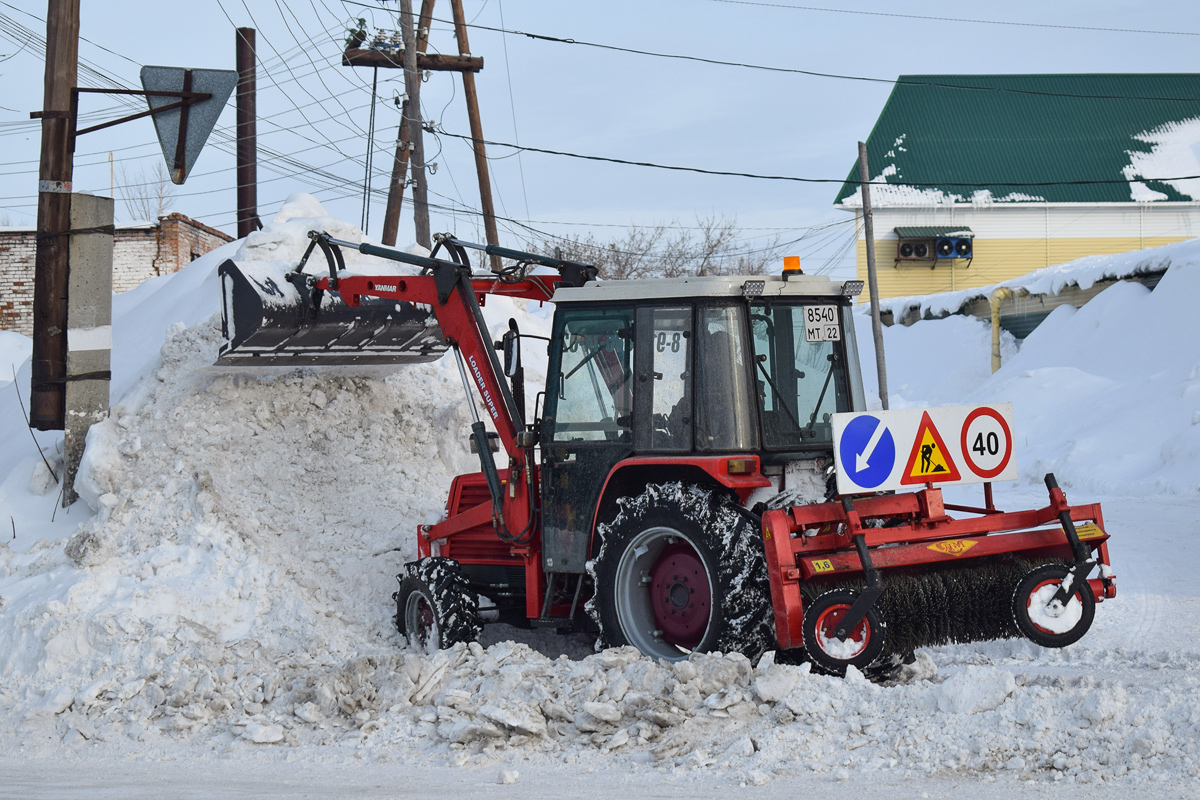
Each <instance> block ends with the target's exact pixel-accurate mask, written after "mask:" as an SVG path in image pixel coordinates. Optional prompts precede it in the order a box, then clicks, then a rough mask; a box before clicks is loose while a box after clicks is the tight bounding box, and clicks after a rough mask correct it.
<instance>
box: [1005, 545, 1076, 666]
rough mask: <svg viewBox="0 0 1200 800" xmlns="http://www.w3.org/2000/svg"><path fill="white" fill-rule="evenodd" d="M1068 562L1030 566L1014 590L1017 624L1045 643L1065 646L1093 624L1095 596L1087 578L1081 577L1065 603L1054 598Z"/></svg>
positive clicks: (1067, 570) (1014, 611) (1064, 576)
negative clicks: (1031, 568) (1082, 578)
mask: <svg viewBox="0 0 1200 800" xmlns="http://www.w3.org/2000/svg"><path fill="white" fill-rule="evenodd" d="M1069 571H1070V570H1069V568H1068V567H1067V566H1066V565H1065V564H1045V565H1043V566H1040V567H1038V568H1037V569H1034V570H1031V571H1030V572H1029V574H1027V575H1026V576H1025V577H1024V578H1022V579H1021V582H1020V583H1018V584H1017V589H1016V591H1015V592H1013V601H1012V602H1013V619H1014V621H1015V622H1016V623H1017V628H1018V629H1019V630H1020V631H1021V633H1023V634H1024V635H1025V636H1026V637H1028V638H1029V639H1030V640H1031V641H1032V642H1034V643H1035V644H1040V645H1041V646H1042V647H1066V646H1067V645H1069V644H1074V643H1075V642H1077V641H1079V639H1080V638H1082V636H1083V635H1084V634H1085V633H1087V632H1088V629H1089V628H1091V627H1092V620H1093V619H1094V618H1095V616H1096V598H1095V596H1094V595H1093V594H1092V588H1091V586H1089V585H1088V583H1087V581H1086V580H1078V581H1077V585H1076V586H1074V587H1073V589H1074V591H1073V592H1072V593H1071V596H1070V597H1069V598H1068V599H1067V602H1066V603H1060V602H1058V601H1057V600H1055V599H1054V595H1055V594H1056V593H1057V592H1058V588H1059V587H1060V586H1061V585H1062V583H1063V580H1064V579H1065V578H1066V577H1067V575H1068V573H1069Z"/></svg>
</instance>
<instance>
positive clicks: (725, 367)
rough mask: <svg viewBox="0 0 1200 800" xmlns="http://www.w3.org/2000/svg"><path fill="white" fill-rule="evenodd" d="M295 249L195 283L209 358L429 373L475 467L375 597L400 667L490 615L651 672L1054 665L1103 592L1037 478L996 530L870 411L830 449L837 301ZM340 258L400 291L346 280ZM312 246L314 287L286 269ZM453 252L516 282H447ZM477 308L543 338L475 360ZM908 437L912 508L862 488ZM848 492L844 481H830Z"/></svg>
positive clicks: (1101, 541)
mask: <svg viewBox="0 0 1200 800" xmlns="http://www.w3.org/2000/svg"><path fill="white" fill-rule="evenodd" d="M311 238H312V240H313V244H312V246H310V247H309V250H308V252H307V253H306V254H305V258H304V259H302V260H301V262H300V263H299V264H298V265H297V266H296V267H295V268H294V269H292V270H290V271H288V272H286V274H285V273H280V274H278V275H274V276H272V275H266V274H262V273H261V272H260V271H255V270H252V269H251V268H250V265H238V264H234V263H232V262H227V263H226V264H224V265H223V266H222V267H221V276H222V284H223V289H224V294H225V297H224V324H225V334H226V338H227V342H226V344H225V345H224V346H223V347H222V349H221V353H220V358H219V361H220V363H224V364H231V365H238V364H241V365H264V364H265V365H280V364H282V365H307V364H378V363H385V364H398V363H405V362H411V361H421V360H429V359H432V358H437V357H438V356H439V355H440V354H442V353H443V352H447V351H452V352H453V354H454V355H453V357H454V358H455V360H456V362H457V364H458V367H459V373H460V375H461V377H462V381H463V386H464V390H465V392H466V395H467V403H468V407H469V408H470V410H471V414H472V417H473V419H474V423H473V425H472V427H471V443H472V449H473V450H474V451H475V452H476V453H478V456H479V463H480V470H479V472H477V473H473V474H467V475H460V476H458V477H456V478H454V479H453V480H452V481H451V484H450V491H449V497H448V500H447V502H446V515H445V518H444V519H443V520H442V521H440V522H438V523H436V524H432V525H422V526H420V527H419V528H418V530H417V541H416V550H417V556H418V557H417V559H416V560H414V561H412V562H411V563H409V564H407V565H405V567H404V570H403V571H402V572H401V573H400V575H398V576H397V577H398V581H399V587H398V591H397V592H396V594H395V595H394V599H395V602H396V617H395V620H396V625H397V627H398V629H399V631H400V632H401V633H402V634H405V635H406V636H407V637H408V638H409V640H410V641H412V642H415V643H418V644H420V645H421V646H425V647H446V646H450V645H452V644H454V643H456V642H464V641H470V640H472V639H474V638H475V637H476V636H478V634H479V631H480V629H481V627H482V625H484V624H487V623H492V622H505V623H508V624H512V625H518V626H523V627H551V628H556V629H559V630H563V631H572V630H575V631H579V630H586V631H593V632H596V633H597V634H598V635H599V638H600V639H601V641H602V642H603V643H605V644H607V645H610V646H619V645H632V646H634V647H636V648H637V649H639V650H641V651H642V652H643V653H646V654H648V655H650V656H653V657H656V658H664V659H671V660H674V659H680V658H686V657H687V656H688V654H689V653H692V652H708V651H717V650H719V651H724V652H730V651H738V652H742V653H745V654H746V655H747V656H749V657H751V658H757V657H758V656H759V655H760V654H762V653H763V652H764V651H766V650H769V649H774V650H777V651H779V655H780V658H781V659H784V660H786V659H788V658H791V659H796V658H804V659H808V660H810V661H812V662H813V664H814V665H815V667H816V668H818V669H820V670H823V671H827V672H832V673H843V672H844V671H845V670H846V669H847V668H848V667H849V666H855V667H861V668H865V669H883V668H886V667H888V666H889V665H892V664H895V663H896V662H897V661H898V660H900V659H902V658H904V657H905V656H907V655H908V654H910V653H911V651H912V650H913V649H914V648H917V647H921V646H926V645H937V644H947V643H954V642H970V641H979V640H985V639H993V638H998V637H1007V636H1018V635H1025V636H1028V637H1029V638H1031V639H1032V640H1034V641H1036V642H1038V643H1039V644H1043V645H1046V646H1052V647H1055V646H1062V645H1065V644H1069V643H1070V642H1073V641H1075V640H1076V639H1078V638H1079V637H1080V636H1082V635H1083V633H1084V632H1085V631H1086V630H1087V628H1088V626H1089V625H1090V623H1091V620H1092V616H1093V614H1094V606H1095V603H1096V601H1098V600H1100V599H1103V598H1105V597H1112V596H1114V594H1115V589H1114V584H1113V579H1112V573H1111V570H1110V568H1109V567H1108V551H1107V538H1108V537H1107V534H1106V533H1105V531H1104V529H1103V520H1102V519H1101V513H1100V507H1099V506H1098V505H1083V506H1069V505H1067V503H1066V498H1065V497H1064V496H1063V493H1062V491H1061V490H1060V489H1059V488H1058V487H1057V485H1056V484H1054V482H1053V478H1052V476H1048V478H1047V484H1048V486H1049V490H1050V502H1049V505H1047V506H1046V507H1045V508H1041V509H1036V510H1030V511H1017V512H1008V513H1003V512H1000V511H999V510H997V509H996V508H995V507H994V505H993V503H992V501H991V497H992V496H991V491H990V483H985V497H986V501H985V504H984V506H983V507H980V508H968V507H962V506H953V505H948V504H946V503H945V502H944V501H943V499H942V494H941V489H940V488H939V485H940V484H946V483H953V482H956V481H957V482H962V481H961V480H959V475H958V470H957V469H951V468H950V467H952V464H951V463H950V454H943V453H942V452H941V451H940V450H939V449H938V448H939V447H942V446H944V441H943V440H942V439H941V438H937V437H934V438H935V439H936V441H934V439H929V440H928V441H926V440H925V439H924V438H922V437H923V436H924V434H923V433H920V432H918V433H916V434H915V438H914V437H913V436H910V437H909V438H908V439H907V440H905V442H902V443H901V444H900V445H897V443H896V442H897V441H898V440H899V439H900V438H903V437H902V436H901V434H900V432H899V431H900V428H898V427H894V426H893V428H888V431H889V432H888V434H887V436H886V437H885V436H883V434H882V431H884V429H885V427H886V426H885V422H886V420H883V418H882V417H879V416H878V415H876V416H875V417H872V418H871V420H868V421H867V422H866V423H857V424H858V425H859V430H861V435H859V438H857V439H854V438H853V437H851V439H845V438H844V437H843V438H839V437H840V436H841V434H840V433H838V430H840V429H839V428H838V426H839V425H840V424H841V423H840V422H838V420H842V419H845V418H853V417H856V416H858V417H862V416H864V415H865V416H870V415H866V401H865V397H864V393H863V388H862V380H861V376H860V369H859V364H858V360H857V347H856V345H855V341H854V327H853V315H852V313H850V307H851V304H852V303H853V302H854V297H855V296H856V295H857V294H858V293H859V292H860V291H861V289H862V284H861V282H856V281H847V282H836V281H831V280H829V279H827V278H824V277H816V276H808V275H804V274H802V273H800V272H799V271H788V272H787V273H785V275H781V276H749V277H747V276H720V277H715V276H714V277H690V278H678V279H656V280H630V281H610V282H600V281H596V280H594V278H595V274H596V271H595V269H594V268H592V267H590V266H588V265H586V264H580V263H577V262H572V261H567V260H563V259H558V258H549V257H546V256H540V255H537V254H531V253H522V252H519V251H513V250H507V249H505V248H499V247H495V246H490V245H489V246H482V245H473V244H470V243H467V242H462V241H460V240H457V239H455V238H454V237H452V236H449V235H439V236H438V237H437V247H435V250H434V252H433V253H432V254H431V256H429V257H423V256H415V255H412V254H409V253H403V252H399V251H396V250H392V249H390V248H384V247H377V246H374V245H368V244H353V243H350V242H343V241H339V240H337V239H334V238H332V237H330V236H329V235H328V234H324V233H319V232H313V233H312V234H311ZM345 247H351V248H355V249H357V250H358V251H359V252H361V253H365V254H368V255H373V256H378V257H380V258H383V259H387V260H391V261H399V262H402V263H405V264H408V265H411V266H416V267H420V268H421V270H420V272H421V274H419V275H407V276H397V275H375V276H364V275H351V274H348V273H347V272H346V271H345V270H344V269H343V267H344V264H343V263H342V260H341V252H340V251H341V248H345ZM314 248H319V249H320V250H321V252H322V254H323V255H324V256H325V259H326V263H327V265H328V268H329V271H328V274H327V275H312V274H308V273H306V272H305V271H304V267H305V264H306V262H307V261H308V256H309V255H310V254H312V253H313V252H315V249H314ZM472 248H473V249H478V250H483V251H485V252H486V253H488V254H489V255H494V256H500V257H501V258H504V259H509V260H511V261H513V262H515V263H514V264H513V265H512V266H509V267H506V268H505V269H504V270H502V271H500V272H497V273H492V272H483V273H473V272H472V270H471V266H470V262H469V259H468V257H467V250H468V249H472ZM443 250H444V251H445V253H446V254H448V256H449V258H448V259H446V258H438V257H437V256H438V254H439V253H440V252H442V251H443ZM535 266H537V267H544V268H549V269H541V270H539V271H538V272H539V273H541V274H535V273H534V270H533V267H535ZM489 295H502V296H509V297H518V298H525V299H527V300H537V301H547V300H553V302H554V303H555V313H554V320H553V325H552V328H551V331H550V335H549V337H544V336H536V337H531V336H529V335H528V334H523V333H521V331H520V329H519V327H518V325H517V323H516V322H515V321H513V320H510V321H509V324H508V326H507V330H504V332H503V336H502V337H501V339H500V341H497V342H493V340H492V337H491V335H490V332H489V329H488V326H487V323H486V322H485V320H484V318H483V315H482V312H481V309H480V305H481V304H482V303H483V302H484V301H485V300H486V298H487V297H488V296H489ZM531 338H532V339H535V340H536V345H535V346H537V347H539V348H541V347H546V351H547V355H548V362H547V369H546V372H547V382H546V385H545V387H544V392H538V393H537V395H536V399H535V402H534V403H533V411H532V413H530V409H529V408H528V406H527V404H526V402H525V393H524V390H525V379H524V370H523V368H522V366H521V353H522V346H523V345H525V344H527V340H529V339H531ZM547 338H548V342H547ZM498 353H502V354H503V362H501V359H500V357H499V356H498V355H497V354H498ZM480 403H481V404H482V408H483V413H482V414H480V412H479V407H480ZM890 413H897V412H890ZM918 413H919V412H918ZM931 413H935V416H936V413H937V410H931ZM987 413H992V414H993V416H992V417H989V418H988V419H991V420H993V422H994V421H995V420H996V419H999V417H997V416H995V413H994V409H993V410H992V412H987ZM987 413H985V412H982V411H981V412H979V414H982V415H983V416H984V417H986V416H987ZM976 417H978V415H976ZM976 417H970V418H969V419H968V421H967V422H966V423H963V425H964V426H963V428H962V437H961V440H962V442H963V447H967V445H968V433H972V434H973V433H974V430H975V429H974V428H970V429H969V430H968V428H969V426H970V425H975V424H977V423H976V422H972V421H971V420H975V419H976ZM979 418H980V419H982V417H979ZM988 419H983V422H982V423H978V424H983V425H984V428H981V429H980V438H979V442H980V443H981V444H980V445H979V446H980V447H981V448H982V450H981V451H980V452H979V453H978V454H976V455H975V456H972V454H971V453H967V454H966V459H967V460H970V459H971V458H975V461H973V462H972V463H975V462H978V464H979V465H982V466H980V467H979V470H978V475H983V476H985V477H986V479H987V480H991V478H992V477H996V476H1000V477H1001V478H1002V479H1003V478H1006V477H1012V476H1015V472H1014V473H1013V475H1011V476H1010V475H1009V473H1008V472H1006V470H1007V469H1009V468H1008V467H1006V466H1005V465H1004V464H1000V465H999V466H998V467H997V466H994V465H991V462H988V461H987V459H988V458H993V457H994V456H995V454H994V453H993V448H992V444H993V440H992V437H993V434H995V433H996V431H993V430H990V429H986V430H985V428H986V425H988V424H993V423H989V422H988ZM881 420H883V421H881ZM995 424H998V425H999V424H1004V425H1007V424H1008V423H1004V422H1000V423H995ZM864 425H866V427H864ZM872 426H873V427H872ZM489 429H490V430H489ZM997 430H999V429H997ZM872 431H873V433H872ZM892 431H894V432H895V433H894V435H893V432H892ZM1004 431H1006V432H1009V433H1010V431H1009V430H1008V428H1004ZM868 434H869V435H868ZM948 439H951V440H954V441H957V438H956V437H948ZM847 441H848V442H849V444H846V442H847ZM907 441H913V442H914V444H913V449H912V452H913V457H912V459H910V462H912V461H914V460H915V464H914V463H910V464H909V465H908V467H907V468H903V469H907V472H905V473H904V476H905V477H904V478H903V480H904V481H909V480H910V479H911V480H915V482H916V484H917V485H918V487H923V488H918V490H917V491H910V492H901V493H897V494H890V493H881V492H882V489H881V488H878V487H880V486H882V484H880V483H879V481H882V480H883V478H882V477H880V476H876V475H875V473H876V472H880V470H881V469H882V467H881V466H880V465H881V464H883V463H884V461H886V462H887V467H888V469H893V470H902V467H901V466H900V465H901V463H902V462H901V461H897V460H896V458H895V456H896V449H897V447H903V446H904V445H905V444H906V443H907ZM972 441H973V440H972ZM996 441H997V442H999V438H998V437H997V439H996ZM1009 442H1011V436H1010V438H1009ZM952 443H953V442H952ZM839 445H840V446H841V449H838V448H839ZM889 448H890V450H889ZM499 449H502V450H503V454H504V461H503V462H502V466H500V465H497V463H496V460H495V458H494V457H493V455H492V453H493V450H499ZM996 452H999V451H998V450H997V451H996ZM839 454H840V455H839ZM918 455H919V456H920V458H919V460H917V458H918ZM843 457H845V458H848V459H849V464H851V465H854V466H857V471H856V470H855V469H854V468H853V467H851V466H847V464H846V463H843V461H842V458H843ZM996 457H998V456H996ZM954 459H955V460H956V462H961V461H962V460H963V454H962V453H961V451H960V452H959V453H958V454H956V455H954ZM1005 460H1007V456H1005ZM835 463H836V464H837V468H836V471H835V466H834V464H835ZM1012 469H1013V470H1015V467H1013V468H1012ZM847 475H854V476H856V477H857V479H858V480H859V481H861V482H862V483H861V484H860V485H859V488H851V489H849V490H846V489H845V488H844V487H842V480H843V478H845V477H846V476H847ZM880 475H882V472H880ZM914 476H915V477H914ZM877 477H878V480H875V479H876V478H877ZM835 478H836V480H837V484H836V485H835ZM873 480H875V483H871V481H873ZM868 484H869V485H870V486H871V487H875V488H869V489H868V488H862V487H865V486H868ZM839 487H840V488H839ZM883 488H890V487H887V486H883ZM950 511H956V512H961V513H964V514H967V515H968V516H967V517H965V518H962V519H955V518H952V517H951V516H950V515H949V513H948V512H950ZM1096 569H1099V575H1098V577H1095V576H1093V575H1092V574H1091V573H1092V572H1094V571H1095V570H1096Z"/></svg>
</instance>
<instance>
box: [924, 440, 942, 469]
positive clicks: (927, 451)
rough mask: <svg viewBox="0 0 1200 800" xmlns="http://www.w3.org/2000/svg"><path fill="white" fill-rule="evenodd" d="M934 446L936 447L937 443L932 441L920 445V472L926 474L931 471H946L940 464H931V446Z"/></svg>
mask: <svg viewBox="0 0 1200 800" xmlns="http://www.w3.org/2000/svg"><path fill="white" fill-rule="evenodd" d="M935 447H937V445H936V444H933V443H930V444H923V445H921V472H922V473H924V474H926V475H928V474H929V473H931V472H945V471H946V468H945V467H943V466H942V465H941V464H937V465H934V464H933V448H935ZM931 466H933V469H930V467H931Z"/></svg>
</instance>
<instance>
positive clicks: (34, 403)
mask: <svg viewBox="0 0 1200 800" xmlns="http://www.w3.org/2000/svg"><path fill="white" fill-rule="evenodd" d="M78 73H79V0H49V4H48V6H47V11H46V72H45V83H46V86H45V94H44V99H43V101H42V111H41V113H40V114H39V116H40V117H41V120H42V154H41V161H40V163H39V165H38V215H37V251H36V256H35V261H34V275H33V359H32V364H31V368H32V381H31V384H32V385H31V392H30V395H31V396H30V401H29V406H30V409H29V424H30V426H31V427H34V428H37V429H38V430H43V431H48V430H62V429H63V426H64V423H65V419H66V379H67V289H68V287H67V279H68V252H69V248H70V244H71V242H70V236H69V235H68V231H69V230H70V228H71V172H72V166H73V164H72V161H73V159H72V157H71V150H72V147H71V145H72V143H71V129H72V119H71V117H72V114H71V111H72V109H71V90H72V89H74V88H75V83H76V81H77V79H78Z"/></svg>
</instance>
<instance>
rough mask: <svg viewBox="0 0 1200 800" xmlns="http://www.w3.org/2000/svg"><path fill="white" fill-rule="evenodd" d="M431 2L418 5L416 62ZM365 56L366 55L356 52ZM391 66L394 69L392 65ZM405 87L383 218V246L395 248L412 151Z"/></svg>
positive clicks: (426, 31)
mask: <svg viewBox="0 0 1200 800" xmlns="http://www.w3.org/2000/svg"><path fill="white" fill-rule="evenodd" d="M433 3H434V0H424V1H423V2H422V3H421V18H420V21H419V22H418V23H417V25H418V30H417V59H418V61H420V60H421V57H422V56H424V55H425V50H426V48H428V47H429V24H430V23H431V22H432V21H433V20H432V17H433ZM359 52H366V53H369V51H359ZM393 66H394V65H393ZM408 103H409V98H408V85H407V82H406V83H405V87H404V103H403V104H402V106H401V110H400V129H399V130H398V131H397V132H396V157H395V158H394V159H393V160H392V179H391V182H390V183H389V185H388V200H387V210H386V211H384V214H383V243H384V244H386V245H388V246H389V247H395V245H396V236H397V234H398V233H399V230H400V206H401V205H402V204H403V203H404V183H405V181H406V180H408V154H409V149H410V148H411V147H412V144H411V141H412V140H411V135H410V133H409V130H408V116H409V115H408Z"/></svg>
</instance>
